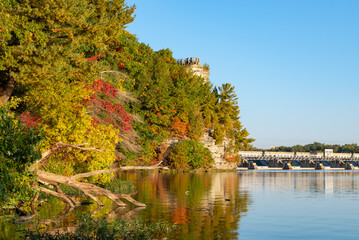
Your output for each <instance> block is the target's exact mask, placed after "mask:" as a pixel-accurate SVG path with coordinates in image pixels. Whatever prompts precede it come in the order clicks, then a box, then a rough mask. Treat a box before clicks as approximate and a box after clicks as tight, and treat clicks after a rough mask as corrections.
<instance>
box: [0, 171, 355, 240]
mask: <svg viewBox="0 0 359 240" xmlns="http://www.w3.org/2000/svg"><path fill="white" fill-rule="evenodd" d="M117 177H118V178H120V179H123V180H127V181H133V182H134V183H135V185H136V187H137V190H138V194H137V195H135V196H134V197H135V199H136V200H138V201H140V202H143V203H145V204H147V207H146V208H134V207H133V206H132V207H129V208H117V207H116V205H114V204H112V203H111V202H110V201H106V199H104V198H102V199H101V201H102V202H104V203H105V207H103V208H100V209H97V205H96V204H92V205H87V206H81V207H78V208H76V209H75V210H74V211H73V212H70V213H68V214H67V215H66V216H65V217H63V218H60V219H59V218H58V217H59V216H60V215H61V212H62V211H64V209H65V205H64V204H63V203H62V202H61V201H59V200H57V199H53V198H49V202H48V204H46V205H45V206H43V207H41V208H39V216H40V222H42V223H45V222H51V221H49V219H52V222H53V224H52V225H49V228H53V229H54V228H55V229H56V230H52V231H57V230H58V229H60V230H65V229H73V228H71V227H72V226H73V224H74V221H75V219H76V216H77V215H79V214H83V213H84V212H93V213H94V215H96V216H102V215H107V216H108V218H109V219H113V218H122V217H126V216H132V217H138V218H144V219H147V220H151V221H157V220H167V221H170V222H173V223H177V224H178V225H179V226H180V227H181V229H182V230H181V231H180V232H177V233H174V234H173V235H171V236H170V237H169V239H238V238H240V239H342V238H343V237H344V238H346V239H356V237H357V236H358V235H359V230H356V229H359V224H358V223H357V216H359V208H356V207H354V206H356V204H357V202H358V200H359V194H358V193H359V171H247V172H222V173H215V172H208V173H205V172H203V173H176V174H171V173H158V172H123V173H121V174H120V175H118V176H117ZM54 219H58V220H59V221H53V220H54ZM54 223H55V224H54ZM24 227H32V225H31V224H30V225H23V226H16V225H15V224H13V223H12V222H11V221H10V222H9V221H8V220H6V219H4V218H0V239H17V238H18V236H19V234H18V233H16V232H15V230H18V229H23V228H24ZM324 230H325V231H324ZM293 233H295V234H294V235H293Z"/></svg>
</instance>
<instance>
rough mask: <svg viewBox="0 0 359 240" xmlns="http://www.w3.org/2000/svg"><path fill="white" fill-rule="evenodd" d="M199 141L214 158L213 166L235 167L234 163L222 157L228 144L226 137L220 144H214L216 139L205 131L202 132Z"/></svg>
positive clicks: (220, 167)
mask: <svg viewBox="0 0 359 240" xmlns="http://www.w3.org/2000/svg"><path fill="white" fill-rule="evenodd" d="M201 142H202V143H203V144H204V146H205V147H206V148H208V149H209V151H210V152H211V153H212V157H213V158H214V164H213V167H214V168H216V169H233V168H237V164H236V163H229V162H227V161H226V160H225V159H224V153H225V150H226V145H228V143H229V141H228V140H227V139H225V140H224V141H223V143H222V144H220V145H216V141H215V140H214V139H213V138H212V137H211V136H209V135H208V133H205V134H203V137H202V139H201Z"/></svg>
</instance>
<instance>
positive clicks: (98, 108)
mask: <svg viewBox="0 0 359 240" xmlns="http://www.w3.org/2000/svg"><path fill="white" fill-rule="evenodd" d="M91 88H92V89H93V90H94V91H95V93H94V94H92V95H91V96H90V99H89V100H87V101H85V102H84V103H85V105H89V106H90V107H91V110H92V113H93V115H94V118H93V120H92V124H93V125H94V126H95V125H97V124H100V123H107V124H112V125H113V126H114V127H116V128H117V129H119V130H124V131H128V130H131V129H132V125H131V123H132V119H133V118H132V117H131V116H130V115H129V114H128V113H127V112H126V110H125V109H124V108H123V106H122V104H120V103H116V100H117V99H116V89H115V87H114V86H112V85H111V84H108V83H106V82H104V81H103V80H101V79H99V80H97V81H96V82H95V83H94V84H93V85H92V87H91Z"/></svg>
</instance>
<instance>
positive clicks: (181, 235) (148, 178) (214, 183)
mask: <svg viewBox="0 0 359 240" xmlns="http://www.w3.org/2000/svg"><path fill="white" fill-rule="evenodd" d="M118 178H120V179H122V180H127V181H132V182H134V183H135V185H136V188H137V191H138V194H137V195H135V196H134V198H135V199H136V200H138V201H140V202H143V203H145V204H147V207H146V208H135V207H131V208H117V206H115V205H113V204H112V202H111V201H106V198H101V201H102V202H104V203H105V207H103V208H97V207H98V206H97V204H91V205H84V206H80V207H77V208H75V209H74V210H73V211H70V212H66V211H65V212H66V214H65V215H66V216H64V215H63V214H61V212H62V211H64V209H65V205H64V204H63V203H62V202H61V201H59V200H58V199H54V198H49V202H48V204H45V205H44V206H43V207H40V208H39V209H38V212H39V222H40V224H48V223H50V222H51V223H52V224H48V225H47V228H48V231H49V232H56V231H60V232H63V231H67V230H70V231H73V230H74V224H75V220H76V217H77V216H78V215H81V214H84V213H87V212H91V213H92V214H93V215H94V216H95V217H98V216H104V215H106V216H107V217H108V218H109V219H113V218H124V217H136V218H143V219H145V220H150V221H154V222H155V221H158V220H166V221H170V222H172V223H177V224H178V226H179V227H180V229H181V230H180V231H179V232H177V233H174V234H173V235H172V236H170V237H169V239H219V238H220V239H237V238H238V228H239V222H240V220H241V217H243V216H244V214H245V213H246V212H247V211H248V205H249V204H250V197H249V193H248V191H245V190H241V189H240V181H241V178H242V176H241V174H238V173H236V172H218V173H216V172H198V173H158V172H154V171H134V172H122V173H120V174H119V175H118ZM83 200H84V201H86V199H83ZM28 227H30V229H31V228H32V224H27V225H25V226H20V227H19V226H15V225H14V224H11V223H9V222H8V221H0V230H2V231H0V239H1V238H5V239H16V238H17V237H18V236H19V233H15V231H16V230H19V229H24V228H28Z"/></svg>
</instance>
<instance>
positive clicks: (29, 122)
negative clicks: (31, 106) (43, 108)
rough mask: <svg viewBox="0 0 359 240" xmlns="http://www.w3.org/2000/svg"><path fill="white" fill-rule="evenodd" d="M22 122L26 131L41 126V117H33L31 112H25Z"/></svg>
mask: <svg viewBox="0 0 359 240" xmlns="http://www.w3.org/2000/svg"><path fill="white" fill-rule="evenodd" d="M20 120H21V122H22V125H23V126H24V127H25V129H28V128H36V127H38V126H39V125H40V119H39V117H34V116H31V114H30V113H29V112H24V113H22V114H21V115H20Z"/></svg>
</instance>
